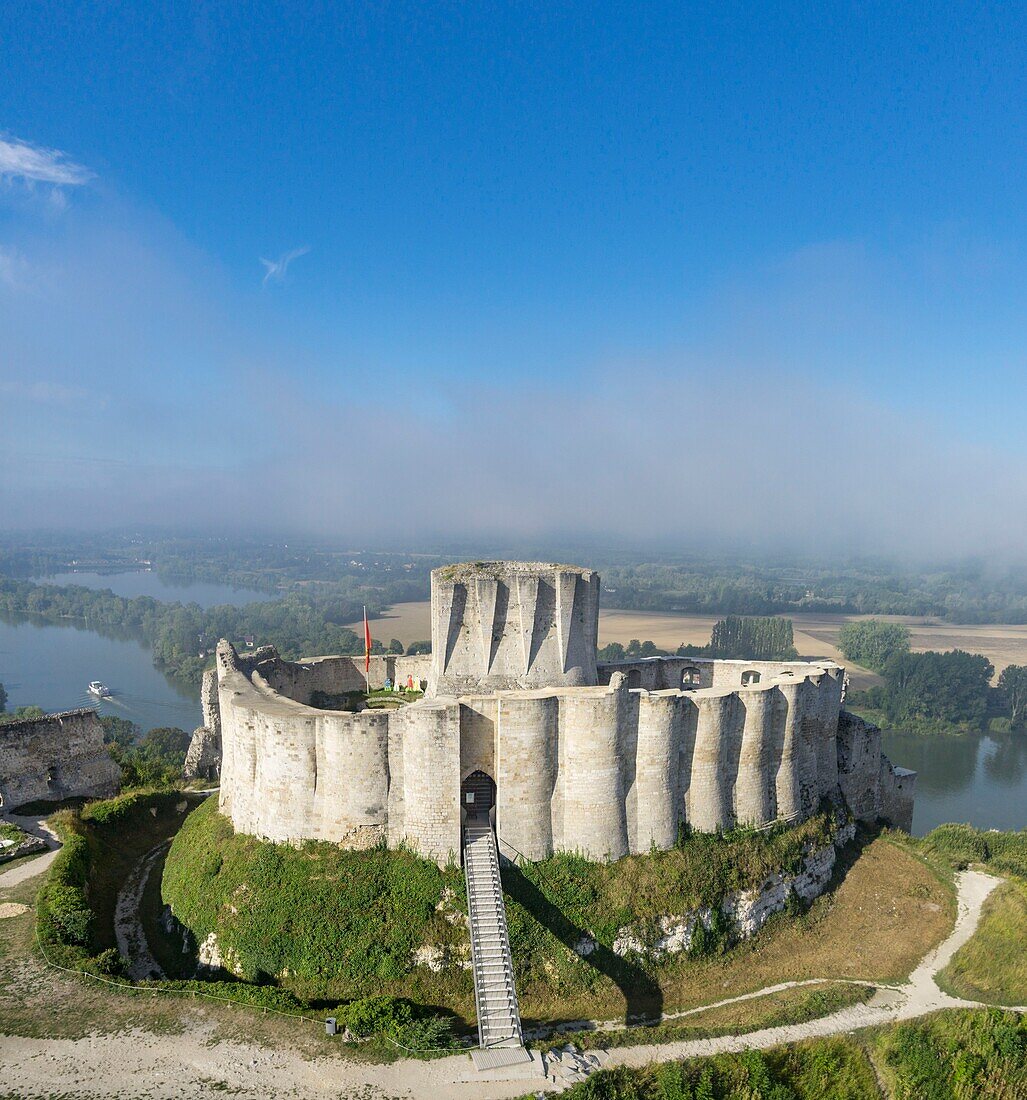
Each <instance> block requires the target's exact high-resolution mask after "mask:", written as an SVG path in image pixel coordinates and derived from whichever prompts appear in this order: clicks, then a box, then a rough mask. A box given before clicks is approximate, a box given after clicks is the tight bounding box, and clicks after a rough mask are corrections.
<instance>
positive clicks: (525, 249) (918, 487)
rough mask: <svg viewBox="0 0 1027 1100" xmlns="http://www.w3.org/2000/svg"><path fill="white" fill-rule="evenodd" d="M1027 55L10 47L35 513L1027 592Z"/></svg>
mask: <svg viewBox="0 0 1027 1100" xmlns="http://www.w3.org/2000/svg"><path fill="white" fill-rule="evenodd" d="M1025 22H1027V20H1025V19H1024V17H1023V16H1022V15H1020V14H1018V13H1016V12H1014V11H1013V10H1012V8H1011V7H1010V6H999V5H995V6H990V7H989V6H977V7H973V8H971V7H970V6H968V5H958V6H957V5H943V4H933V5H903V6H899V8H898V9H896V7H895V6H893V5H884V4H880V5H867V4H863V5H824V6H822V7H821V9H820V10H812V11H811V10H810V8H809V6H808V5H794V6H787V5H780V4H778V5H749V6H739V5H708V6H697V5H682V4H666V5H664V4H656V3H654V4H647V5H628V4H623V5H622V4H590V5H585V4H581V5H577V4H560V5H533V4H519V5H493V4H487V5H486V4H469V5H456V4H452V5H451V4H440V5H413V4H373V5H372V4H368V5H331V6H322V5H316V4H303V5H280V6H278V8H277V9H276V10H271V8H270V6H268V7H265V8H261V7H257V6H246V5H229V4H223V5H209V6H208V5H188V4H181V5H174V6H171V5H161V6H160V7H156V6H150V5H146V4H138V3H137V4H132V5H116V4H107V5H102V6H101V5H98V4H78V5H76V4H71V3H62V4H53V5H46V4H38V5H31V6H30V5H9V6H8V7H6V8H5V9H4V11H3V13H2V14H0V49H2V52H3V56H4V65H3V66H2V68H0V141H2V142H3V144H2V145H0V325H2V328H0V418H2V419H0V427H2V439H0V462H2V464H3V468H2V469H0V510H2V512H3V514H4V515H5V516H6V518H7V522H8V523H9V524H10V525H11V526H15V527H17V526H30V525H35V524H47V525H51V524H70V525H75V524H84V523H89V524H95V525H106V524H108V523H121V522H140V523H153V522H174V523H182V524H189V525H211V526H216V527H220V528H223V529H225V530H233V529H241V528H247V529H252V528H261V527H265V528H267V529H282V530H287V529H303V530H310V531H314V532H316V533H321V534H325V535H330V536H341V535H343V534H347V535H354V536H357V535H359V536H366V537H372V536H378V535H388V536H390V537H394V538H397V539H401V540H402V539H417V538H421V537H431V536H434V535H437V534H440V533H446V534H469V535H475V534H479V533H480V534H482V535H485V534H487V535H490V536H494V535H500V536H502V535H504V534H510V535H517V536H524V535H528V536H533V535H546V534H553V535H560V536H564V535H567V534H575V535H578V534H582V535H595V536H596V537H601V536H604V535H607V534H618V535H624V533H625V532H631V531H637V532H638V534H639V537H640V538H641V537H645V538H647V539H648V538H654V539H666V540H670V541H677V542H684V541H688V540H691V539H698V538H704V537H708V536H716V537H720V538H727V539H746V540H758V539H761V538H766V539H768V540H771V541H775V542H786V543H791V544H794V545H796V546H798V547H808V546H812V545H820V546H828V545H832V544H840V545H842V546H844V547H848V548H851V549H857V550H873V549H899V550H901V549H906V550H910V551H916V552H921V551H925V552H930V553H932V554H935V553H939V552H945V551H947V550H949V549H951V551H952V552H954V553H957V552H964V551H965V550H966V549H980V550H986V549H991V550H1013V551H1017V552H1019V551H1022V550H1025V549H1027V547H1025V546H1024V545H1023V544H1024V542H1025V541H1027V540H1025V539H1024V531H1023V528H1024V524H1023V522H1022V519H1019V518H1016V519H1015V520H1014V517H1016V516H1017V515H1018V516H1020V517H1022V515H1023V514H1024V509H1023V507H1021V506H1022V505H1027V432H1025V431H1024V414H1025V411H1027V381H1025V379H1027V371H1025V367H1027V362H1025V359H1027V355H1025V347H1027V344H1025V335H1027V333H1025V328H1027V310H1025V308H1024V306H1025V300H1024V299H1025V295H1024V291H1025V286H1027V255H1025V243H1027V225H1025V221H1027V204H1025V201H1024V195H1025V194H1027V187H1025V171H1024V170H1025V167H1027V141H1025V138H1027V113H1025V111H1024V102H1025V101H1027V96H1025V92H1027V87H1025V85H1027V77H1025V74H1027V64H1025V62H1027V56H1025V54H1027V46H1025V43H1027V34H1025V31H1027V27H1025V25H1024V24H1025ZM263 261H267V263H264V262H263ZM4 334H6V335H4ZM383 497H385V498H399V499H405V500H406V506H405V507H404V508H403V509H401V510H399V512H400V514H401V516H402V518H398V517H397V509H396V508H395V507H394V506H393V500H392V499H387V500H385V501H383V499H382V498H383Z"/></svg>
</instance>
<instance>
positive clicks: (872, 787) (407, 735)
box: [191, 563, 915, 934]
mask: <svg viewBox="0 0 1027 1100" xmlns="http://www.w3.org/2000/svg"><path fill="white" fill-rule="evenodd" d="M432 584H433V588H432V593H433V598H432V613H433V640H434V644H435V651H434V653H433V654H432V655H431V656H430V657H427V656H425V657H416V658H400V657H396V658H388V659H379V660H381V661H382V662H384V663H382V664H381V666H380V668H379V669H377V670H374V669H373V670H372V674H371V676H370V677H369V678H370V679H371V680H374V679H375V678H376V677H377V676H379V675H381V674H383V673H387V674H389V675H390V676H391V677H393V678H398V679H400V680H403V678H404V677H405V676H406V675H411V676H413V675H414V671H416V672H417V673H418V674H420V673H426V674H427V675H428V698H426V699H424V700H422V701H420V702H417V703H413V704H411V705H409V706H405V707H402V708H400V709H398V710H392V711H380V710H375V711H363V712H360V713H347V712H340V711H325V710H319V709H317V708H315V707H313V706H311V705H310V702H311V699H312V698H314V695H315V693H317V692H323V693H326V694H338V693H341V692H345V691H350V690H356V689H359V688H362V687H363V686H365V685H366V683H367V680H365V677H364V670H363V663H362V660H360V659H354V658H350V657H320V658H314V659H310V660H304V661H299V662H289V661H283V660H282V659H281V658H280V657H279V656H278V655H277V653H276V652H275V651H274V650H273V649H270V648H267V649H264V650H259V651H257V652H256V653H247V654H244V655H240V654H237V653H236V652H235V650H234V649H233V648H232V647H231V646H230V645H229V644H228V643H227V642H223V643H221V645H219V647H218V655H217V673H216V675H217V697H218V705H217V707H216V708H214V707H213V705H212V706H211V708H210V709H211V711H213V710H215V709H216V711H217V717H216V718H215V716H214V715H213V713H211V714H209V715H208V714H207V707H206V706H205V720H206V723H207V725H206V728H207V729H208V730H211V731H213V730H214V729H215V728H217V727H218V724H220V732H221V743H222V750H221V751H222V757H223V760H222V770H221V795H220V806H221V810H222V812H223V813H226V814H227V815H229V816H230V817H231V818H232V821H233V823H234V824H235V826H236V828H238V829H240V830H241V831H243V832H249V833H254V834H256V835H258V836H262V837H266V838H267V839H270V840H274V841H288V842H296V841H300V840H303V839H307V838H313V839H320V840H327V841H331V842H334V843H338V844H343V845H346V846H349V847H367V846H369V845H372V844H377V843H381V842H383V841H385V842H387V843H389V844H394V845H395V844H406V845H409V846H410V847H412V848H413V849H414V850H416V851H418V852H420V853H421V854H423V855H425V856H428V857H429V858H432V859H436V860H438V861H439V862H445V861H446V860H448V859H450V858H458V857H459V852H460V828H461V814H462V810H461V806H460V784H461V782H462V781H463V780H464V779H465V778H466V777H467V776H468V775H469V774H470V773H471V772H473V771H483V772H485V773H486V774H487V775H489V776H491V777H492V779H493V780H494V781H495V783H496V788H497V803H496V808H495V811H494V812H495V820H496V826H497V831H498V836H499V846H500V852H501V853H502V854H503V855H504V856H505V857H507V858H511V859H513V858H520V857H523V858H527V859H531V860H537V859H542V858H545V857H546V856H548V855H550V854H552V853H553V852H556V851H574V852H580V853H582V854H583V855H586V856H588V857H589V858H591V859H597V860H604V859H619V858H620V857H621V856H624V855H627V854H628V853H639V852H646V851H649V850H650V849H651V848H653V847H656V848H662V849H665V848H669V847H670V846H672V845H673V844H674V842H675V840H676V838H677V835H678V831H679V829H680V827H681V825H682V824H684V823H687V824H688V825H690V826H691V827H692V828H694V829H697V830H701V831H710V832H712V831H715V830H717V829H727V828H731V827H733V826H734V825H735V824H737V823H740V822H744V823H747V824H752V825H755V826H764V825H768V824H771V823H773V822H775V821H799V820H802V819H803V818H805V817H808V816H809V815H810V814H812V813H814V812H815V811H816V809H817V807H818V806H819V805H820V802H821V799H822V798H823V797H825V796H826V797H835V796H837V795H838V793H839V791H840V792H841V794H843V795H844V797H845V799H846V800H847V801H848V803H849V805H850V806H852V807H853V812H854V813H855V815H856V816H857V817H858V818H859V819H861V820H867V821H871V820H875V819H876V818H877V817H879V816H885V817H887V818H888V819H889V820H892V821H895V822H896V823H899V824H902V823H904V822H906V821H908V819H909V817H910V815H911V812H912V789H913V785H914V780H915V777H913V776H911V774H907V773H904V772H901V770H899V771H896V770H895V769H893V768H891V765H890V764H887V762H885V763H884V764H882V760H883V758H882V757H881V753H880V734H879V731H877V730H876V729H875V728H874V727H871V726H868V725H867V724H866V723H861V722H860V721H859V720H858V719H854V718H853V717H852V716H851V715H846V714H845V713H844V712H842V711H841V698H842V688H843V684H844V670H843V669H842V668H841V667H840V666H838V665H835V664H833V663H832V662H829V661H828V662H812V663H804V662H799V661H792V662H781V663H774V662H765V661H763V662H751V661H714V660H693V659H684V658H677V657H671V658H655V659H650V660H645V661H638V662H622V663H619V664H617V665H602V666H597V665H596V664H595V660H594V653H595V637H596V624H595V614H596V608H597V606H598V604H597V602H596V601H597V600H598V585H599V581H598V577H597V576H596V575H595V574H594V573H591V572H589V571H588V570H581V569H575V568H573V567H571V566H550V565H540V564H538V563H527V564H523V563H522V564H518V563H475V564H473V565H465V566H453V567H449V568H447V569H443V570H436V571H435V573H433V575H432ZM588 653H591V655H592V657H591V661H590V660H589V658H588ZM389 661H391V662H392V664H391V665H390V664H389V663H388V662H389ZM429 662H430V672H429V671H428V669H429ZM408 667H409V668H410V669H412V670H414V671H411V672H407V671H406V670H407V668H408ZM635 685H637V686H635ZM205 686H206V685H205ZM456 690H459V691H460V692H461V694H459V696H457V695H455V694H446V692H448V691H456ZM213 740H214V737H213V734H209V735H208V734H199V735H198V740H197V748H196V756H197V757H203V756H204V754H205V753H206V754H207V755H208V756H209V755H212V754H213V750H211V751H210V752H208V746H209V744H210V743H212V742H213ZM191 755H192V753H191ZM668 934H669V933H668Z"/></svg>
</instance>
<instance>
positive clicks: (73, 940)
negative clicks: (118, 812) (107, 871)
mask: <svg viewBox="0 0 1027 1100" xmlns="http://www.w3.org/2000/svg"><path fill="white" fill-rule="evenodd" d="M56 826H57V832H58V835H59V836H60V837H61V839H62V840H63V842H64V846H63V847H62V848H61V850H60V851H59V852H58V853H57V855H56V857H55V858H54V861H53V863H52V864H51V865H50V871H49V874H48V875H47V878H46V882H45V883H44V884H43V887H42V889H41V890H40V891H39V896H38V898H37V900H36V928H37V931H38V934H39V939H40V942H41V944H42V945H43V947H44V949H47V948H49V949H51V950H52V952H56V954H57V955H59V956H60V957H59V958H55V960H54V961H55V962H59V963H61V965H63V966H74V965H76V964H80V963H83V962H85V961H86V960H88V958H89V952H88V950H87V949H88V948H89V946H90V943H91V932H92V925H93V913H92V910H91V909H90V907H89V898H88V895H87V887H88V885H89V871H90V852H89V844H88V842H87V840H86V838H85V836H83V835H82V833H81V832H80V831H79V829H80V828H81V825H80V823H79V822H78V819H77V818H75V817H73V816H72V815H71V814H61V815H59V816H58V818H57V820H56Z"/></svg>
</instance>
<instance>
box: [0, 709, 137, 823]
mask: <svg viewBox="0 0 1027 1100" xmlns="http://www.w3.org/2000/svg"><path fill="white" fill-rule="evenodd" d="M120 778H121V773H120V771H119V769H118V766H117V765H116V764H115V763H114V761H113V760H111V758H110V756H109V755H108V753H107V749H106V747H105V746H104V743H103V727H102V726H101V725H100V721H99V719H98V718H97V716H96V711H94V710H91V709H90V710H71V711H64V712H62V713H60V714H48V715H47V716H46V717H44V718H30V719H26V720H25V721H21V722H10V723H7V724H5V725H2V726H0V807H2V808H3V809H4V810H11V809H14V808H15V807H17V806H19V805H22V804H23V803H26V802H36V801H53V802H55V801H59V800H60V799H63V798H73V797H97V798H106V797H108V796H109V795H112V794H115V793H116V792H117V790H118V784H119V782H120Z"/></svg>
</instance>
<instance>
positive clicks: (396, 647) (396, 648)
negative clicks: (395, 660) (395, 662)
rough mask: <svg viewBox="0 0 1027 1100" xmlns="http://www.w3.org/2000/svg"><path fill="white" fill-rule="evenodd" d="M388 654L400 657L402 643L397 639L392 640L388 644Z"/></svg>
mask: <svg viewBox="0 0 1027 1100" xmlns="http://www.w3.org/2000/svg"><path fill="white" fill-rule="evenodd" d="M389 652H390V653H395V654H397V655H399V656H402V654H403V643H402V642H401V641H400V640H399V639H398V638H393V639H392V641H391V642H389Z"/></svg>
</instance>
